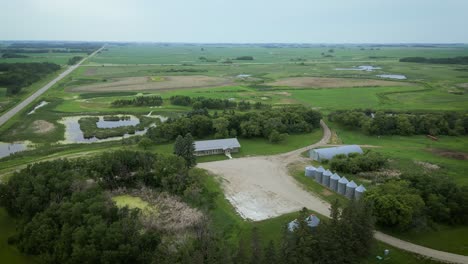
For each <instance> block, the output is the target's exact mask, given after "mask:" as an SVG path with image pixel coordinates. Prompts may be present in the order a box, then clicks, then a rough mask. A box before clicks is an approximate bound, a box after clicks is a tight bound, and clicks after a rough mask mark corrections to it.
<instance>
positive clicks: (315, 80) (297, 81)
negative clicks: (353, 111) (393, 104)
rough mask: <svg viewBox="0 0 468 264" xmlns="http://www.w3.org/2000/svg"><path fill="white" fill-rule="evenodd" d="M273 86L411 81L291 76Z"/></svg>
mask: <svg viewBox="0 0 468 264" xmlns="http://www.w3.org/2000/svg"><path fill="white" fill-rule="evenodd" d="M267 85H271V86H290V87H301V88H302V87H304V88H341V87H374V86H410V85H413V84H411V83H406V82H394V81H384V80H371V79H351V78H321V77H291V78H284V79H279V80H277V81H275V82H272V83H268V84H267Z"/></svg>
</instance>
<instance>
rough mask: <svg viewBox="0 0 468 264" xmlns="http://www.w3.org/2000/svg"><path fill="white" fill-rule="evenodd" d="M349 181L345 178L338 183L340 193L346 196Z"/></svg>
mask: <svg viewBox="0 0 468 264" xmlns="http://www.w3.org/2000/svg"><path fill="white" fill-rule="evenodd" d="M348 182H349V181H348V179H346V177H345V176H343V178H341V179H340V180H339V181H338V193H339V194H342V195H345V193H346V184H348Z"/></svg>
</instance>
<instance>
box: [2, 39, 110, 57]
mask: <svg viewBox="0 0 468 264" xmlns="http://www.w3.org/2000/svg"><path fill="white" fill-rule="evenodd" d="M99 47H101V44H100V43H94V42H45V41H44V42H15V43H12V44H10V45H9V46H8V47H7V48H6V49H2V50H1V51H0V52H4V51H7V52H15V53H49V52H52V53H72V52H73V53H76V52H84V53H88V54H90V53H92V52H93V51H95V50H97V49H98V48H99Z"/></svg>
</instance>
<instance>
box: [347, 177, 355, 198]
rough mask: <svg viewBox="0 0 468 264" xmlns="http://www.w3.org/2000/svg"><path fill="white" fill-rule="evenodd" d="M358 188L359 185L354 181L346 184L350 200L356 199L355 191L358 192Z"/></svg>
mask: <svg viewBox="0 0 468 264" xmlns="http://www.w3.org/2000/svg"><path fill="white" fill-rule="evenodd" d="M356 188H357V184H356V183H355V182H354V181H350V182H348V184H346V193H345V195H346V197H347V198H348V199H353V198H354V190H356Z"/></svg>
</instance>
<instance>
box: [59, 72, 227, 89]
mask: <svg viewBox="0 0 468 264" xmlns="http://www.w3.org/2000/svg"><path fill="white" fill-rule="evenodd" d="M161 78H162V79H163V80H164V81H153V80H152V79H151V77H148V76H146V77H125V78H112V79H109V81H107V82H105V83H96V84H89V85H82V86H77V87H72V88H69V89H67V90H68V91H71V92H120V91H164V90H172V89H188V88H205V87H219V86H228V85H232V84H234V82H233V80H232V78H222V77H210V76H203V75H192V76H163V77H161Z"/></svg>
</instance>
